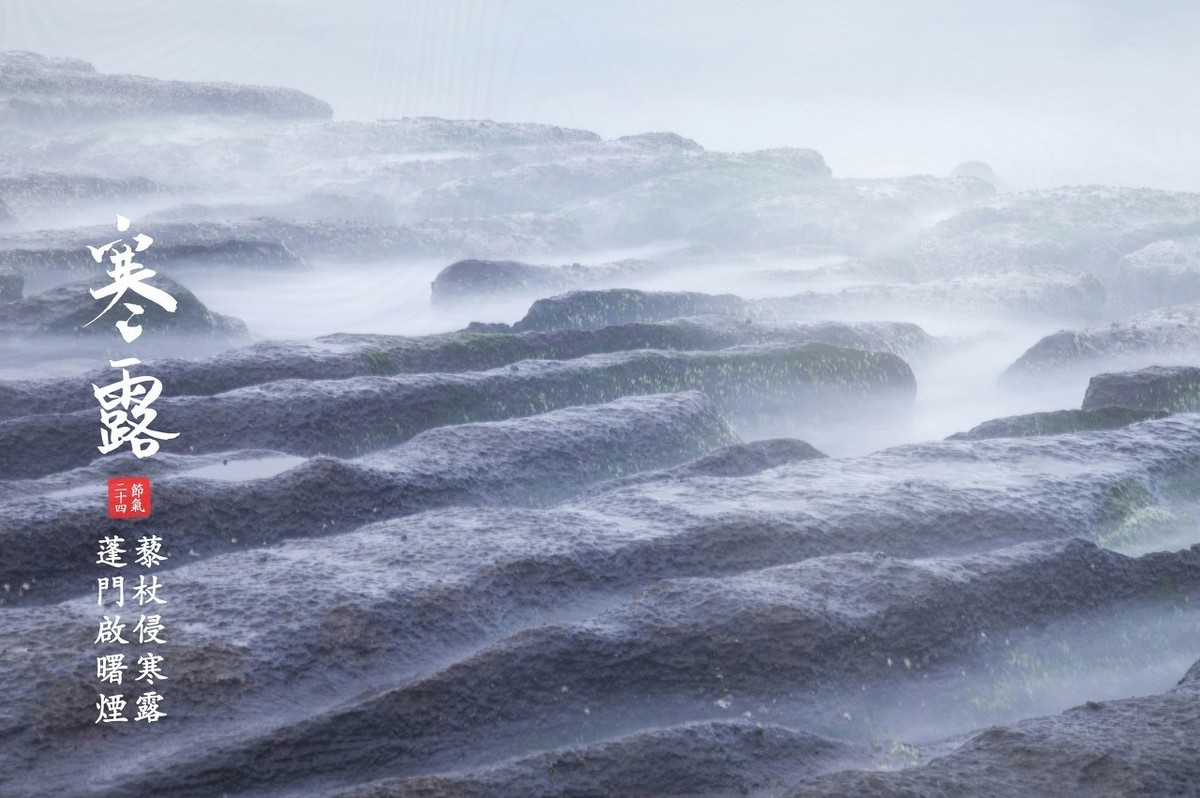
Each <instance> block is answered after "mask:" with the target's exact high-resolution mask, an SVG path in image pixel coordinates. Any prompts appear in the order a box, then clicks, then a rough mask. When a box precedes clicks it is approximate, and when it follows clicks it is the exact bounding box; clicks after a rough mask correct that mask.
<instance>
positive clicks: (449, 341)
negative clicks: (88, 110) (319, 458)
mask: <svg viewBox="0 0 1200 798" xmlns="http://www.w3.org/2000/svg"><path fill="white" fill-rule="evenodd" d="M807 342H817V343H827V344H832V345H834V346H841V347H847V348H851V349H863V350H866V351H873V352H890V353H892V354H896V355H899V356H900V357H902V358H904V359H905V360H906V361H907V360H913V359H918V358H921V357H923V356H926V355H928V354H929V352H930V351H931V350H933V349H934V348H935V346H936V342H935V341H934V339H933V338H932V337H931V336H929V335H928V334H927V333H925V331H924V330H922V329H921V328H920V327H918V326H917V325H915V324H906V323H903V322H848V323H846V322H809V323H779V324H777V323H770V322H763V323H759V322H754V323H751V322H746V321H743V320H739V319H731V318H728V317H717V316H705V317H696V318H690V319H675V320H672V321H669V322H662V323H655V324H631V325H616V326H612V327H606V328H602V329H600V330H591V331H577V330H552V331H549V332H525V333H515V334H514V333H512V329H511V328H510V327H508V326H507V325H498V326H497V328H496V329H491V328H489V330H488V331H477V330H473V329H470V328H469V329H467V330H463V331H460V332H457V333H445V334H442V335H431V336H424V337H416V338H411V337H405V336H389V335H346V334H343V335H329V336H324V337H323V338H320V339H317V340H316V341H314V342H312V343H303V342H294V341H263V342H260V343H256V344H253V345H251V346H249V347H245V348H242V349H235V350H232V351H228V352H223V353H221V354H220V355H219V356H213V357H209V358H205V359H196V358H191V359H186V360H185V359H179V358H146V359H145V363H146V368H147V369H151V370H152V371H153V373H154V374H155V375H156V376H157V377H158V378H159V379H160V380H161V381H162V383H163V395H164V396H211V395H213V394H216V393H221V392H224V391H229V390H233V389H235V388H244V387H247V386H250V385H260V384H262V383H267V382H274V381H278V380H286V379H301V380H323V379H345V378H348V377H365V376H372V375H373V376H388V375H394V374H419V373H426V372H434V371H437V372H450V373H454V372H463V371H473V370H482V369H491V368H497V367H500V366H507V365H510V364H514V363H517V362H519V361H521V360H526V359H554V360H557V359H566V358H575V357H582V356H584V355H592V354H599V353H604V352H621V351H627V350H632V349H673V350H680V351H711V350H717V349H725V348H728V347H733V346H743V345H750V344H802V343H807ZM519 368H520V367H519V366H518V369H519ZM110 377H111V373H110V372H108V371H96V372H93V373H90V374H88V375H86V376H85V377H84V381H85V382H88V381H90V382H91V383H94V384H97V385H99V384H103V382H104V381H107V380H108V379H109V378H110ZM79 384H80V380H79V378H77V377H70V378H60V379H49V380H9V381H0V418H12V417H15V416H19V415H36V414H42V413H62V412H69V411H73V410H84V409H89V408H91V407H94V406H95V403H94V398H93V397H92V396H91V395H88V394H84V393H81V392H80V390H79Z"/></svg>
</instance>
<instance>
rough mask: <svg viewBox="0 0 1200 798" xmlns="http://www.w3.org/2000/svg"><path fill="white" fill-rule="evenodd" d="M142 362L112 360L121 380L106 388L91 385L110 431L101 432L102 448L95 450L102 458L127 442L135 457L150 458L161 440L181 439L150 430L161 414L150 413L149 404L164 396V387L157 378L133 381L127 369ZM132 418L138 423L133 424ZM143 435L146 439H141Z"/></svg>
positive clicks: (169, 433) (176, 433)
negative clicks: (161, 395) (118, 370)
mask: <svg viewBox="0 0 1200 798" xmlns="http://www.w3.org/2000/svg"><path fill="white" fill-rule="evenodd" d="M141 362H142V361H140V360H138V359H137V358H136V357H130V358H126V359H124V360H110V361H109V365H111V366H112V367H113V368H119V369H121V379H120V380H119V381H117V382H114V383H113V384H111V385H106V386H104V387H103V388H101V387H99V386H98V385H96V384H95V383H92V390H93V392H94V393H95V395H96V399H97V400H99V402H100V408H101V413H100V421H101V423H102V424H104V426H105V427H107V429H106V430H101V431H100V439H101V440H102V441H103V442H104V443H103V445H101V446H98V447H96V448H97V449H99V450H100V453H101V454H108V453H109V452H111V451H113V450H114V449H117V448H118V447H120V446H121V445H122V444H124V443H126V442H128V443H129V448H130V449H132V450H133V453H134V455H135V456H137V457H139V458H140V457H149V456H150V455H152V454H154V453H155V452H157V451H158V441H159V440H170V439H171V438H178V437H179V433H178V432H156V431H155V430H152V429H150V424H152V423H153V422H154V419H155V418H157V417H158V411H157V410H152V409H150V403H152V402H153V401H154V400H155V399H157V398H158V396H159V394H161V393H162V383H161V382H160V381H159V380H157V379H156V378H154V377H136V378H131V377H130V376H129V369H128V368H127V367H128V366H132V365H135V364H138V363H141ZM147 385H148V386H149V387H147ZM130 404H132V405H133V407H132V409H131V408H130ZM126 411H129V412H126ZM130 416H132V417H133V419H136V421H135V422H134V423H132V424H131V423H130ZM143 435H144V436H145V437H141V436H143ZM156 439H157V440H156Z"/></svg>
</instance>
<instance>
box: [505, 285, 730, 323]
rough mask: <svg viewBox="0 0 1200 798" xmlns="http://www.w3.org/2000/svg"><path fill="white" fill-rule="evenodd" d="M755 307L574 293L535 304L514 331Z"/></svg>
mask: <svg viewBox="0 0 1200 798" xmlns="http://www.w3.org/2000/svg"><path fill="white" fill-rule="evenodd" d="M751 308H752V306H751V305H750V303H748V302H746V300H744V299H741V298H739V297H736V296H733V295H732V294H722V295H717V296H714V295H711V294H701V293H698V292H695V291H637V290H633V289H628V288H611V289H608V290H605V291H571V292H570V293H567V294H562V295H560V296H555V297H549V298H547V299H539V300H537V301H536V302H534V303H533V305H532V306H530V308H529V312H527V313H526V314H525V316H524V318H522V319H521V320H520V321H518V322H517V323H515V324H514V325H513V329H514V330H516V331H518V332H522V331H525V330H561V329H568V330H596V329H599V328H601V327H611V326H613V325H619V324H630V323H634V322H652V321H666V320H667V319H677V318H680V317H681V316H703V315H710V314H711V315H719V316H742V317H749V316H750V315H752V310H751Z"/></svg>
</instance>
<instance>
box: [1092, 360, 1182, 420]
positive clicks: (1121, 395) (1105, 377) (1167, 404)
mask: <svg viewBox="0 0 1200 798" xmlns="http://www.w3.org/2000/svg"><path fill="white" fill-rule="evenodd" d="M1108 404H1120V405H1123V406H1125V407H1131V408H1138V409H1140V410H1142V411H1153V410H1165V411H1169V412H1172V413H1194V412H1196V411H1197V410H1200V368H1196V367H1194V366H1151V367H1150V368H1145V369H1140V370H1138V371H1122V372H1115V373H1108V374H1098V375H1096V376H1095V377H1092V379H1091V382H1089V383H1088V387H1087V393H1086V394H1084V397H1083V409H1084V410H1085V411H1086V410H1089V409H1091V408H1097V407H1101V406H1103V405H1108Z"/></svg>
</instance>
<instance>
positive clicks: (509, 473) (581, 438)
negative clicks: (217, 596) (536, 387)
mask: <svg viewBox="0 0 1200 798" xmlns="http://www.w3.org/2000/svg"><path fill="white" fill-rule="evenodd" d="M736 440H737V437H736V436H735V435H734V434H733V432H732V431H731V430H730V429H729V427H728V425H727V424H726V423H725V421H724V419H722V418H721V416H720V415H719V414H718V413H717V410H716V408H715V407H714V406H713V404H712V402H711V401H709V400H708V399H707V398H706V397H704V396H703V395H702V394H699V393H694V392H693V393H683V394H665V395H652V396H637V397H626V398H623V399H619V400H617V401H615V402H611V403H608V404H603V405H593V406H589V407H572V408H566V409H563V410H555V411H552V412H550V413H545V414H541V415H537V416H531V417H528V418H519V419H511V420H507V421H495V422H489V423H483V424H461V425H455V426H447V427H438V428H435V429H431V430H427V431H426V432H423V433H421V434H419V435H417V436H415V437H414V438H412V439H411V440H409V441H407V442H405V443H403V444H401V445H399V446H397V447H394V448H390V449H384V450H381V451H379V452H376V453H374V454H370V455H367V456H365V457H361V458H357V459H354V460H338V459H334V458H329V457H317V458H314V459H311V460H308V461H306V462H303V463H301V464H300V465H297V466H296V467H294V468H291V469H289V470H287V471H285V472H284V473H282V474H279V475H278V476H273V477H267V478H262V479H256V480H253V481H250V482H245V483H242V482H237V481H228V482H227V481H222V480H219V479H203V478H199V477H193V476H189V475H188V474H187V473H183V474H181V475H174V476H173V475H171V474H166V475H163V476H162V477H161V478H157V479H155V482H154V485H155V488H156V489H157V490H158V491H159V493H158V497H159V498H157V499H156V500H155V508H154V511H155V513H157V514H159V515H160V517H164V518H170V519H172V521H171V523H172V525H173V528H172V532H171V535H170V538H171V541H172V545H173V546H177V547H179V549H180V550H187V551H189V552H190V555H189V559H188V560H184V559H182V558H180V559H179V560H177V561H175V562H170V563H165V564H164V565H165V566H166V568H171V567H174V566H176V565H182V564H184V563H185V562H194V561H195V558H197V557H211V556H214V555H216V554H220V553H222V552H225V551H230V550H245V549H246V547H247V546H257V545H262V544H264V543H266V542H268V541H269V542H272V543H274V542H278V541H280V540H285V539H288V538H293V537H309V536H327V535H335V534H337V533H340V532H345V531H349V530H352V529H354V528H356V527H359V526H361V525H363V524H366V523H370V522H376V521H383V520H386V519H389V518H395V517H399V516H405V515H412V514H413V513H418V512H424V511H426V510H430V509H434V508H437V507H445V506H451V505H455V506H464V505H467V506H469V505H484V506H486V505H493V506H495V505H504V506H518V507H519V506H539V505H545V504H549V503H551V502H554V501H559V500H562V499H565V498H569V497H570V496H572V495H573V494H574V493H576V492H578V491H579V490H580V489H581V488H582V487H584V486H586V485H589V484H592V483H595V482H598V481H604V480H611V479H614V478H618V477H621V476H623V475H625V474H635V473H638V472H641V471H646V470H651V471H652V472H653V469H658V468H663V467H665V466H672V465H675V464H676V463H679V462H682V461H685V460H691V459H692V458H694V457H696V456H698V455H703V454H704V453H706V452H708V451H709V450H711V449H714V448H717V447H724V446H726V445H728V444H731V443H733V442H734V441H736ZM741 446H743V447H746V446H749V449H747V450H746V451H744V452H743V451H741V450H738V449H734V450H730V449H728V448H721V449H719V452H718V453H714V454H719V460H718V462H710V461H708V460H705V459H702V460H700V461H698V462H697V463H696V464H695V465H694V466H693V467H692V471H694V472H695V473H705V472H708V471H712V470H714V469H716V470H721V469H722V468H723V469H724V470H726V471H737V470H742V469H746V468H751V467H752V466H751V465H750V462H749V461H751V460H752V459H755V458H754V454H755V453H759V454H758V458H757V459H758V460H759V461H760V462H761V463H763V465H764V466H765V461H764V458H767V457H771V456H774V457H775V458H776V459H777V460H778V461H779V462H784V460H782V459H779V458H780V455H779V453H777V452H776V451H775V450H777V449H790V448H791V447H788V446H787V445H786V444H782V445H781V444H776V445H775V446H774V447H767V451H765V452H763V451H762V450H763V449H764V447H763V446H762V445H754V444H750V445H746V444H742V445H741ZM803 446H806V444H805V445H803ZM760 452H761V453H760ZM803 454H804V456H819V453H816V452H815V450H812V449H811V447H808V449H807V451H804V452H803ZM260 457H261V455H260ZM182 459H184V460H187V459H188V458H182ZM735 459H737V460H739V461H741V463H742V466H741V469H739V468H738V467H737V465H735V464H734V463H733V462H731V461H733V460H735ZM129 465H132V464H127V466H126V467H129ZM201 467H202V466H201ZM138 468H139V469H140V466H138ZM235 469H236V466H235ZM548 469H549V470H553V472H554V473H555V479H553V480H546V479H545V474H546V472H547V470H548ZM193 470H194V469H193ZM208 470H209V471H212V470H213V469H212V468H209V469H208ZM681 473H682V472H681ZM688 473H691V472H688ZM60 482H61V480H60ZM71 483H76V484H83V485H87V484H89V483H90V484H96V483H97V478H96V476H94V475H92V474H91V473H90V472H89V473H88V474H86V475H85V474H80V475H79V476H78V477H74V478H72V479H71ZM52 484H53V483H52ZM68 484H70V483H68ZM61 492H62V488H59V490H58V493H59V494H61ZM66 493H67V495H66V496H63V497H62V498H58V497H57V496H55V491H50V492H47V491H46V489H45V488H44V487H42V486H39V485H36V484H28V483H26V484H24V485H22V486H21V490H19V491H18V492H17V493H15V494H13V495H11V496H9V497H8V498H10V499H11V500H12V501H10V502H9V503H8V504H0V519H2V520H0V527H2V530H0V541H2V542H3V546H4V550H5V552H6V557H5V561H4V562H3V563H2V564H0V583H5V582H6V583H9V584H14V585H20V584H27V585H31V586H32V587H30V588H29V589H27V590H25V591H23V592H22V593H21V595H17V596H13V595H10V596H9V601H10V603H11V602H12V601H14V600H17V599H21V600H29V599H34V600H38V601H44V600H45V599H46V597H47V596H48V595H49V596H51V597H60V596H61V594H62V593H63V592H66V593H67V595H70V592H71V587H72V585H71V584H70V582H69V577H70V576H71V574H73V573H74V572H75V570H76V569H77V554H78V551H79V550H80V549H81V548H87V547H88V546H90V545H91V544H92V543H94V542H95V540H96V539H98V537H97V536H104V535H107V534H113V535H118V536H119V535H122V534H124V532H125V531H126V530H127V526H125V525H122V522H121V521H109V522H107V523H100V524H97V521H96V518H95V497H94V496H92V495H79V494H78V493H77V492H72V491H71V490H70V489H67V491H66ZM33 495H40V496H41V497H42V498H40V499H39V500H38V501H37V502H36V504H37V508H38V514H37V517H36V518H35V517H34V516H32V515H31V514H30V512H29V511H30V505H29V504H28V503H27V501H28V500H29V499H30V497H31V496H33ZM316 495H320V496H322V500H321V501H320V502H310V501H309V500H308V499H309V497H312V496H316ZM238 540H240V541H241V543H240V544H238V543H237V541H238Z"/></svg>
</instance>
